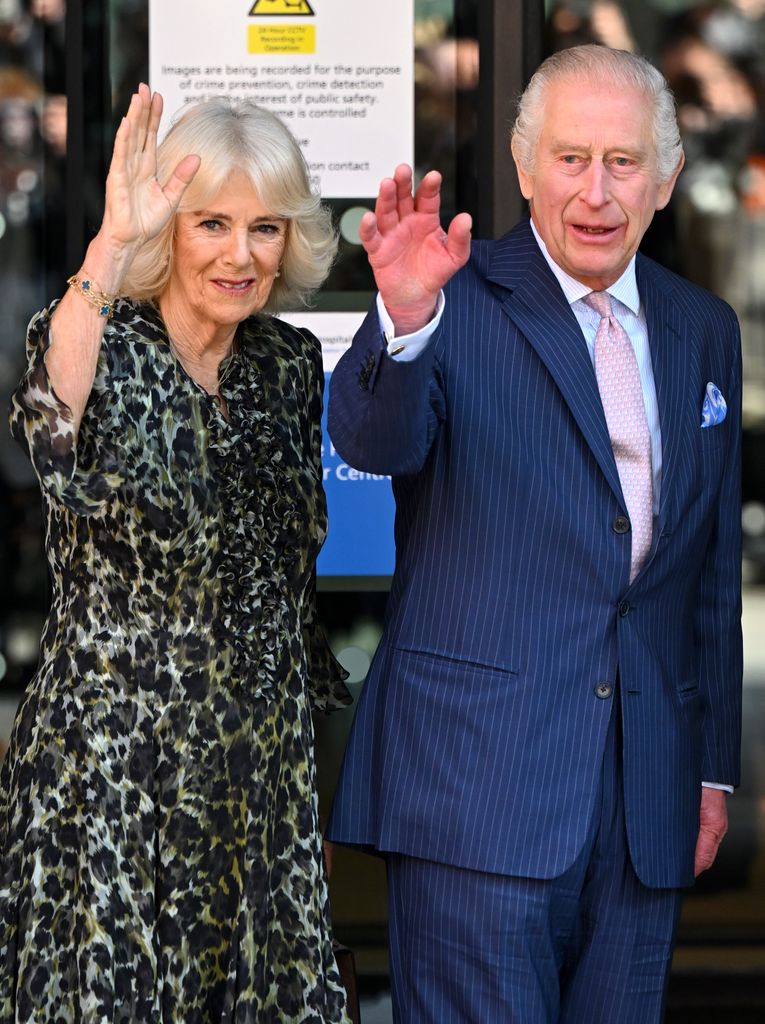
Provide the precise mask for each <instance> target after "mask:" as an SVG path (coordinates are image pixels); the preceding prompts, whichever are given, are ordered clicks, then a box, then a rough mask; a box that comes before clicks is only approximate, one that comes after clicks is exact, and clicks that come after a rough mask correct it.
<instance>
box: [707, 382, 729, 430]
mask: <svg viewBox="0 0 765 1024" xmlns="http://www.w3.org/2000/svg"><path fill="white" fill-rule="evenodd" d="M727 414H728V406H727V405H726V404H725V399H724V398H723V396H722V394H721V392H720V389H719V388H718V387H717V385H716V384H713V383H712V381H710V382H709V383H708V384H707V393H706V394H705V395H704V404H703V405H702V407H701V425H702V427H716V426H717V425H718V423H722V421H723V420H724V419H725V417H726V416H727Z"/></svg>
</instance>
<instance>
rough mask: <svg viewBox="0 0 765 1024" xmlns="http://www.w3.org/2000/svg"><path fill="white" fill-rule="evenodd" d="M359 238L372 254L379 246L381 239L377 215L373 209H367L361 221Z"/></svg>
mask: <svg viewBox="0 0 765 1024" xmlns="http://www.w3.org/2000/svg"><path fill="white" fill-rule="evenodd" d="M359 240H360V242H361V244H362V245H363V246H364V249H365V250H366V251H367V253H369V254H370V255H371V254H372V253H374V252H376V251H377V249H378V248H379V245H380V241H381V239H380V232H379V231H378V230H377V217H376V216H375V214H373V213H372V211H371V210H367V212H366V213H365V214H364V216H363V217H362V218H361V220H360V221H359Z"/></svg>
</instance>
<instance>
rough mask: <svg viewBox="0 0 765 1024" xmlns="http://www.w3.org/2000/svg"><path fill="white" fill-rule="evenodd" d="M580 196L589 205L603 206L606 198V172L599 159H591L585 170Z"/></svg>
mask: <svg viewBox="0 0 765 1024" xmlns="http://www.w3.org/2000/svg"><path fill="white" fill-rule="evenodd" d="M582 198H583V199H584V201H585V202H586V203H587V204H588V205H589V206H603V205H604V204H605V202H606V200H607V199H608V174H607V171H606V168H605V167H604V166H603V163H602V162H601V161H600V160H593V161H591V163H590V165H589V167H588V168H587V170H586V171H585V177H584V181H583V182H582Z"/></svg>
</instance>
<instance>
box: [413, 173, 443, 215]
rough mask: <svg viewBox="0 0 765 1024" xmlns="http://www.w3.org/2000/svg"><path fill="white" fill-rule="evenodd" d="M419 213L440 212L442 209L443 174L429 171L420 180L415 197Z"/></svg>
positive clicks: (415, 205) (415, 204)
mask: <svg viewBox="0 0 765 1024" xmlns="http://www.w3.org/2000/svg"><path fill="white" fill-rule="evenodd" d="M414 207H415V209H416V210H417V212H418V213H429V214H438V213H439V211H440V209H441V175H440V174H439V172H438V171H428V173H427V174H426V175H425V177H424V178H423V179H422V181H421V182H420V184H419V186H418V188H417V192H416V193H415V197H414Z"/></svg>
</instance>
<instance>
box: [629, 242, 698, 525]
mask: <svg viewBox="0 0 765 1024" xmlns="http://www.w3.org/2000/svg"><path fill="white" fill-rule="evenodd" d="M636 269H637V282H638V290H639V292H640V300H641V302H642V304H643V307H644V309H645V315H646V325H647V328H648V342H649V345H650V349H651V362H652V364H653V376H654V383H655V385H656V400H657V402H658V406H659V425H660V427H661V450H662V471H661V499H660V503H659V528H660V529H664V527H665V526H666V525H667V522H668V521H669V522H673V521H674V511H673V510H674V509H675V507H676V506H677V502H678V501H679V499H680V496H681V494H682V493H683V487H684V484H688V485H690V481H689V480H688V481H686V480H685V477H686V476H687V475H688V474H689V473H691V472H692V471H693V468H694V461H693V450H692V444H693V436H692V433H691V431H690V430H689V427H688V425H689V424H694V425H695V420H694V405H695V404H696V391H697V390H698V389H697V387H696V381H695V376H697V375H694V373H693V372H692V361H693V360H692V355H693V352H694V346H693V344H692V339H691V338H689V337H687V336H686V334H687V332H686V331H685V327H684V324H683V323H682V320H681V319H680V317H679V315H678V313H677V309H676V306H675V305H674V303H673V302H672V298H671V286H669V287H668V282H669V276H668V275H667V276H666V277H665V275H664V274H663V273H662V271H661V268H660V267H658V266H656V265H655V264H649V263H647V262H646V261H645V260H643V259H642V258H641V257H640V256H638V261H637V268H636ZM697 419H698V420H699V421H700V419H701V410H700V408H699V409H698V410H697Z"/></svg>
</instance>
